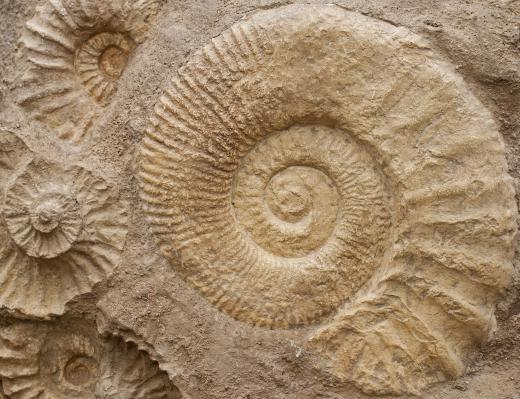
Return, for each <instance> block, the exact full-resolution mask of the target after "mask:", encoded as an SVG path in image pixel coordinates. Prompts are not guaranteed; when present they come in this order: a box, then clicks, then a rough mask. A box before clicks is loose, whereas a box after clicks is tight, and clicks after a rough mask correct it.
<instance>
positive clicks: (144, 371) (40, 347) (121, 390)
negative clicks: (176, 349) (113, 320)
mask: <svg viewBox="0 0 520 399" xmlns="http://www.w3.org/2000/svg"><path fill="white" fill-rule="evenodd" d="M62 324H63V323H60V324H59V325H41V324H35V323H25V324H21V323H17V324H13V325H11V326H8V327H3V328H2V329H1V330H0V377H2V381H3V388H4V391H5V393H6V394H7V395H8V397H9V398H12V399H26V398H52V399H70V398H74V399H94V398H95V399H180V398H181V395H180V392H179V390H178V389H177V387H176V386H175V385H173V384H172V383H171V382H170V380H169V378H168V375H167V374H166V373H165V372H164V371H162V370H160V369H159V366H158V364H157V363H156V362H154V361H152V360H151V359H150V357H149V356H148V354H147V353H146V352H144V351H141V350H139V349H138V348H137V346H136V345H135V344H133V343H130V342H125V341H123V340H122V339H121V338H119V337H115V336H106V337H101V336H99V335H98V334H97V332H96V331H95V329H94V328H93V327H92V326H90V325H84V324H85V323H82V322H81V321H76V322H75V323H74V326H64V325H62Z"/></svg>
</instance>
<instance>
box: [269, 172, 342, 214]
mask: <svg viewBox="0 0 520 399" xmlns="http://www.w3.org/2000/svg"><path fill="white" fill-rule="evenodd" d="M328 196H334V197H335V198H334V200H333V201H332V202H333V203H334V204H335V203H337V191H336V188H335V187H334V183H333V182H332V180H331V179H330V178H329V177H328V176H327V175H326V174H325V173H323V172H321V171H320V170H318V169H314V168H311V167H307V166H290V167H288V168H286V169H284V170H281V171H279V172H278V173H276V174H275V175H274V176H273V177H272V178H271V180H270V181H269V183H268V184H267V187H266V203H267V205H268V206H269V209H270V211H271V212H272V213H273V215H274V216H276V217H277V218H278V219H280V221H283V222H287V223H298V222H305V220H307V219H308V218H309V217H311V214H312V212H313V211H312V209H313V206H314V205H317V206H319V204H320V203H323V202H326V201H327V200H326V197H328Z"/></svg>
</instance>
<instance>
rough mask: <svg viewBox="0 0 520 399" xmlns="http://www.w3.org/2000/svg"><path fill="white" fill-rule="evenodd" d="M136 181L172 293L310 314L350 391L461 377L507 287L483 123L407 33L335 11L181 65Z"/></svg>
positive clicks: (501, 205)
mask: <svg viewBox="0 0 520 399" xmlns="http://www.w3.org/2000/svg"><path fill="white" fill-rule="evenodd" d="M140 180H141V189H142V190H141V197H142V200H143V204H144V209H145V212H146V214H147V217H148V221H149V223H150V226H151V229H152V231H153V233H155V235H156V236H157V237H158V239H159V242H160V245H161V250H162V252H163V253H164V254H165V256H166V257H168V258H169V259H170V260H171V262H172V264H173V265H174V266H175V267H176V268H177V270H178V271H179V273H180V274H181V275H182V276H183V278H184V279H185V280H186V281H188V282H189V283H190V284H191V285H192V286H194V287H196V288H197V289H198V290H199V291H200V292H201V294H202V295H204V296H205V297H206V298H207V299H208V300H209V301H211V302H212V303H214V304H215V305H216V306H217V307H218V308H219V309H221V310H223V311H225V312H226V313H228V314H230V315H232V316H233V317H235V318H236V319H238V320H241V321H245V322H249V323H252V324H255V325H259V326H269V327H295V326H300V325H308V324H310V323H316V322H319V321H321V322H322V324H321V326H320V327H319V328H318V329H317V330H315V331H314V332H313V333H312V334H311V336H310V342H311V343H312V345H313V346H314V348H315V349H316V351H318V352H319V353H320V354H321V355H322V358H323V364H322V367H323V369H324V370H326V371H328V372H330V373H332V374H333V375H334V376H336V377H337V378H338V379H340V380H343V381H352V382H354V383H355V384H356V385H357V386H358V387H359V388H361V389H362V390H364V391H365V392H369V393H376V394H387V393H393V394H400V393H404V392H408V393H416V392H418V390H420V389H421V388H422V387H424V386H425V385H427V384H429V383H433V382H436V381H439V380H442V379H445V378H449V377H454V376H457V375H460V374H461V373H462V372H463V370H464V364H465V361H466V359H467V358H468V356H469V355H470V354H471V352H472V350H473V349H474V348H475V347H476V346H477V345H478V344H479V343H482V342H483V341H485V340H486V339H487V337H488V335H489V332H490V330H492V328H493V326H494V315H493V309H494V304H495V301H496V299H497V298H498V296H499V295H500V294H501V292H502V291H503V290H504V288H505V287H506V286H507V285H508V283H509V280H510V275H511V259H512V256H513V245H512V242H513V239H514V235H515V234H516V229H517V226H516V220H515V216H514V215H516V205H515V201H514V195H513V189H512V185H511V179H510V177H509V176H508V174H507V165H506V161H505V156H504V145H503V143H502V140H501V137H500V134H499V133H498V131H497V128H496V126H495V124H494V122H493V120H492V118H491V116H490V114H489V112H488V111H487V110H486V109H485V108H484V107H483V106H482V105H481V104H480V103H479V101H478V100H477V99H476V98H475V97H474V96H473V95H472V94H471V93H470V92H469V90H468V88H467V87H466V86H465V85H464V83H463V82H462V80H461V79H460V78H459V77H458V76H457V75H456V74H455V73H454V72H453V69H452V68H451V67H450V66H449V65H447V64H446V63H444V62H443V61H440V60H438V59H437V57H436V56H435V54H433V53H432V52H431V51H430V50H429V49H428V48H427V45H426V44H425V43H424V42H423V41H422V40H421V39H420V38H418V37H417V36H415V35H413V34H412V33H410V32H409V31H407V30H406V29H403V28H396V27H394V26H391V25H389V24H386V23H383V22H381V21H377V20H374V19H371V18H368V17H365V16H362V15H359V14H355V13H349V12H347V11H345V10H343V9H341V8H339V7H336V6H311V5H293V6H287V7H282V8H279V9H276V10H271V11H266V12H261V13H258V14H256V15H254V16H252V17H250V18H249V19H247V20H244V21H242V22H239V23H237V24H236V25H234V26H232V27H231V28H230V29H229V30H227V31H225V32H224V33H223V34H222V35H221V36H219V37H217V38H215V39H213V40H212V41H211V43H210V44H208V45H207V46H206V47H204V48H203V49H202V50H201V51H199V52H198V53H197V54H195V55H194V56H193V57H192V58H191V59H190V60H189V61H188V63H187V64H186V65H185V66H184V67H182V68H181V69H180V70H179V72H178V73H177V74H176V76H175V77H174V79H173V81H172V83H171V84H170V86H169V88H167V89H166V91H165V94H164V95H163V96H162V97H161V98H160V100H159V102H158V104H157V106H156V109H155V114H154V115H153V117H152V127H151V128H150V129H149V130H148V131H147V134H146V136H145V138H144V141H143V145H142V150H141V163H140ZM326 315H329V316H332V317H331V318H329V319H328V321H326V322H325V321H323V320H324V319H323V317H324V316H326Z"/></svg>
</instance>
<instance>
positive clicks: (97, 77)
mask: <svg viewBox="0 0 520 399" xmlns="http://www.w3.org/2000/svg"><path fill="white" fill-rule="evenodd" d="M162 3H163V0H116V1H105V0H88V1H84V0H46V1H45V2H44V4H43V6H42V7H40V8H39V9H38V11H37V13H36V15H35V16H34V18H33V19H31V20H30V21H28V22H27V25H26V30H25V32H24V34H23V36H22V42H23V44H24V46H25V54H26V58H27V61H28V64H29V68H28V71H27V73H26V74H25V76H24V78H23V84H24V88H23V90H22V92H21V93H20V103H21V104H22V105H23V106H24V107H26V108H27V109H28V110H30V111H31V112H32V113H33V114H34V115H35V116H36V117H37V118H38V119H41V120H43V121H44V122H46V123H47V124H48V125H49V127H51V128H53V129H55V130H56V131H57V133H58V135H60V136H61V137H63V138H66V139H70V140H72V141H73V142H81V141H82V140H83V139H84V137H85V135H87V134H88V133H89V132H90V130H91V128H92V127H93V125H94V123H95V121H96V119H97V118H98V116H99V114H100V112H101V110H102V108H103V107H104V106H106V105H107V104H108V103H109V102H110V99H111V97H112V95H113V94H114V92H115V91H116V90H117V85H118V80H119V78H120V77H121V75H122V73H123V71H124V68H125V66H126V65H127V63H128V60H129V58H130V57H131V55H132V53H133V52H134V50H135V48H136V46H137V45H138V44H140V43H142V42H143V41H144V40H145V38H146V33H147V30H148V28H149V26H150V23H151V22H152V20H153V17H154V16H155V15H156V14H157V12H158V11H159V8H160V6H161V5H162Z"/></svg>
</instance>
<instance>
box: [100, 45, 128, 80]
mask: <svg viewBox="0 0 520 399" xmlns="http://www.w3.org/2000/svg"><path fill="white" fill-rule="evenodd" d="M127 57H128V54H127V53H126V52H125V51H124V50H123V49H121V48H119V47H116V46H110V47H108V48H107V49H106V50H105V51H104V52H103V54H101V56H100V57H99V68H100V69H101V71H102V72H103V73H104V74H105V75H107V76H108V77H111V78H113V79H117V78H118V77H120V76H121V74H122V73H123V70H124V69H125V65H126V61H127Z"/></svg>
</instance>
